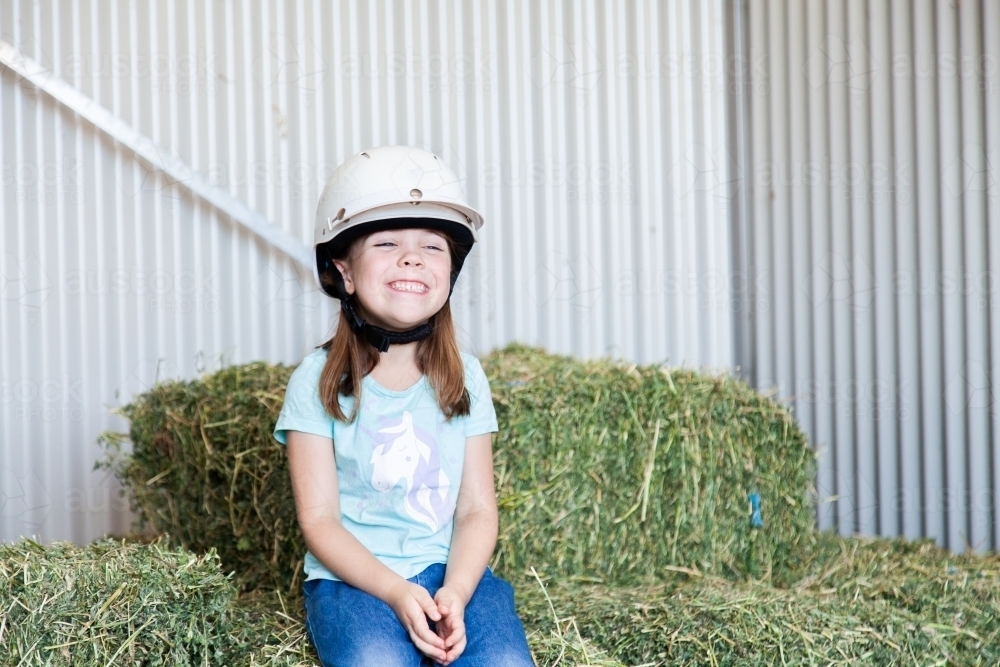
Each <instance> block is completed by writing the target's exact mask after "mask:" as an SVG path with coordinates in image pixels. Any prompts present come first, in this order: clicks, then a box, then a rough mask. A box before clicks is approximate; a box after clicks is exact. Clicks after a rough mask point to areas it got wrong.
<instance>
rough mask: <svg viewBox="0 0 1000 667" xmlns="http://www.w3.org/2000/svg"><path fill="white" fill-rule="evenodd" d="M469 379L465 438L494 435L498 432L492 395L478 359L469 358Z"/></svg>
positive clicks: (467, 384)
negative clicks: (485, 434)
mask: <svg viewBox="0 0 1000 667" xmlns="http://www.w3.org/2000/svg"><path fill="white" fill-rule="evenodd" d="M469 376H470V377H469V379H468V381H467V383H466V389H468V390H469V398H470V400H471V403H472V405H471V406H470V410H469V417H468V419H466V421H465V437H467V438H468V437H471V436H474V435H480V434H483V433H496V432H497V431H499V430H500V428H499V426H498V424H497V413H496V410H495V409H494V408H493V394H491V393H490V382H489V380H488V379H487V378H486V372H485V371H483V366H482V364H480V363H479V359H477V358H476V357H471V358H470V360H469Z"/></svg>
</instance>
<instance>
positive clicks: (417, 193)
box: [410, 188, 424, 199]
mask: <svg viewBox="0 0 1000 667" xmlns="http://www.w3.org/2000/svg"><path fill="white" fill-rule="evenodd" d="M410 196H411V197H413V198H414V199H420V198H421V197H423V196H424V193H423V192H421V191H420V190H418V189H416V188H413V189H412V190H410Z"/></svg>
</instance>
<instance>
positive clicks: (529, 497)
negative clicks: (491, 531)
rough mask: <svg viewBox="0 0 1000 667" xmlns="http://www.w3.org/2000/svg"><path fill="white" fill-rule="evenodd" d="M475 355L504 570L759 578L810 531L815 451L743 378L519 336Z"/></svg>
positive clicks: (608, 578) (595, 576)
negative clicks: (574, 354) (552, 347)
mask: <svg viewBox="0 0 1000 667" xmlns="http://www.w3.org/2000/svg"><path fill="white" fill-rule="evenodd" d="M483 368H484V370H485V371H486V374H487V376H489V378H490V384H491V388H492V390H493V400H494V404H495V406H496V409H497V419H498V421H499V424H500V432H499V433H498V435H497V438H496V456H495V462H496V471H497V479H498V481H499V484H498V486H499V489H498V493H499V503H500V509H501V539H500V544H499V547H498V551H497V554H496V564H497V566H498V567H499V569H500V570H501V571H503V572H505V573H507V574H508V575H510V576H517V575H518V574H520V573H521V572H523V571H525V570H526V569H527V568H528V567H529V566H532V565H533V566H535V567H536V568H538V569H539V570H540V571H542V570H544V571H545V572H546V573H547V574H550V575H556V574H558V575H561V576H565V577H577V578H580V577H584V578H589V579H592V580H599V581H604V582H627V581H629V580H632V579H635V578H637V577H644V576H650V575H661V574H665V573H668V572H669V569H668V568H670V567H687V568H693V569H697V570H699V571H702V572H711V573H716V574H720V575H723V576H726V577H733V578H741V577H745V576H749V577H757V578H765V579H766V578H767V577H769V576H770V573H771V571H772V570H775V569H777V570H781V569H783V568H784V567H785V563H786V561H787V560H788V558H789V557H790V554H791V553H792V550H793V549H794V547H795V545H796V543H797V542H798V541H799V540H800V539H801V538H802V536H804V535H808V534H810V533H811V532H812V530H813V525H814V516H815V494H814V493H813V491H812V488H813V485H812V480H813V475H814V471H815V465H814V463H815V456H814V453H813V451H812V450H811V449H810V448H809V445H808V442H807V440H806V437H805V435H804V434H803V433H802V431H801V430H800V429H799V428H798V427H797V426H796V424H795V422H794V420H793V419H792V417H791V416H790V415H789V413H788V411H787V410H786V409H785V408H784V407H782V406H780V405H778V404H776V403H774V402H773V401H771V400H769V399H768V398H765V397H764V396H762V395H761V394H759V393H757V392H756V391H754V390H753V389H751V388H750V387H749V386H748V385H747V384H746V383H744V382H740V381H737V380H734V379H733V378H731V377H728V376H720V377H711V376H708V375H704V374H701V373H696V372H694V371H691V370H681V369H676V368H673V369H666V368H661V367H658V366H654V365H650V366H636V365H634V364H631V365H619V364H615V363H612V362H610V361H607V360H600V361H579V360H576V359H573V358H570V357H565V356H557V355H551V354H547V353H545V352H543V351H542V350H540V349H538V348H532V347H527V346H523V345H517V344H514V345H510V346H508V347H507V348H505V349H504V350H502V351H500V352H499V353H494V354H491V355H489V356H488V357H487V358H486V359H485V360H484V361H483ZM751 493H758V494H759V495H760V498H761V506H762V510H763V511H762V513H763V519H764V525H763V527H761V528H755V527H754V526H753V524H752V522H751V511H750V503H749V502H748V496H749V495H750V494H751Z"/></svg>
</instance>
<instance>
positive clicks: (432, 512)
mask: <svg viewBox="0 0 1000 667" xmlns="http://www.w3.org/2000/svg"><path fill="white" fill-rule="evenodd" d="M421 430H422V429H421ZM378 432H379V433H384V434H389V438H387V442H381V443H378V444H377V445H376V446H375V447H374V450H373V451H372V457H371V461H370V463H371V464H372V465H373V466H374V469H373V471H372V481H371V484H372V487H373V488H375V489H376V490H378V491H380V492H382V493H389V492H390V491H392V489H393V488H395V487H396V485H397V484H399V483H400V482H401V481H402V482H404V484H405V488H406V495H405V498H404V501H403V509H404V510H405V511H406V513H407V514H408V515H409V516H410V518H412V519H413V520H415V521H417V522H419V523H422V524H424V525H425V526H427V527H428V528H430V529H431V530H432V531H436V530H438V529H439V528H440V527H441V526H442V525H443V524H445V523H447V522H448V521H449V520H450V519H451V516H452V509H451V507H450V503H449V502H448V491H449V490H450V488H451V481H450V480H449V479H448V476H447V475H445V474H444V471H443V470H442V469H441V459H440V456H439V453H438V446H437V443H436V442H434V439H433V438H431V437H429V436H426V439H427V440H428V441H429V442H424V440H422V439H421V438H420V437H418V436H417V433H416V432H415V430H414V426H413V417H412V416H411V415H410V413H409V411H405V410H404V411H403V417H402V419H400V420H399V423H398V424H391V425H389V426H385V427H383V428H381V429H379V431H378ZM393 435H395V437H392V436H393Z"/></svg>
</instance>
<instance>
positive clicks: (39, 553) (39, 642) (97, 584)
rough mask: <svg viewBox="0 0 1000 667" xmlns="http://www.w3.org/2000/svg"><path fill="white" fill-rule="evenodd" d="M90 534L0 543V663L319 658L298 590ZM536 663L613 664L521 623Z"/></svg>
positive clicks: (280, 664) (211, 558)
mask: <svg viewBox="0 0 1000 667" xmlns="http://www.w3.org/2000/svg"><path fill="white" fill-rule="evenodd" d="M166 542H167V540H164V539H160V540H157V541H154V542H153V543H151V544H141V543H138V542H126V541H124V540H123V541H121V542H119V541H116V540H112V539H105V540H98V541H97V542H94V543H92V544H91V545H89V546H88V547H77V546H74V545H72V544H69V543H60V542H57V543H55V544H52V545H50V546H43V545H40V544H38V543H36V542H34V541H31V540H22V541H21V542H19V543H17V544H13V545H8V544H3V545H0V665H3V666H5V667H6V666H17V667H27V666H29V665H31V666H34V665H39V666H41V665H46V666H51V667H62V666H74V667H96V666H101V667H109V666H110V665H127V664H129V665H146V666H150V667H152V666H154V665H170V666H173V665H191V666H192V667H194V666H200V665H212V666H215V665H225V666H226V667H237V666H241V665H246V666H247V667H257V666H259V667H306V666H313V665H318V664H319V659H318V658H317V656H316V653H315V651H314V650H313V648H312V645H311V644H310V643H309V640H308V637H307V635H306V632H305V626H304V623H303V611H302V606H301V598H292V599H287V598H285V597H283V596H282V595H281V593H280V592H276V591H264V590H262V591H255V592H251V593H248V594H246V595H244V596H242V597H240V598H237V595H236V588H235V586H234V585H233V583H232V581H231V580H230V578H229V577H227V576H226V575H224V574H223V573H222V570H221V569H220V567H219V561H218V557H217V555H216V554H215V553H214V552H209V553H208V554H206V555H204V556H197V555H195V554H194V553H191V552H189V551H186V550H184V549H171V548H169V547H167V545H166ZM529 645H530V647H531V649H532V651H533V653H534V654H535V656H536V660H537V663H538V664H539V666H540V667H547V666H549V665H554V664H556V663H557V662H561V664H563V665H570V664H592V665H606V666H608V667H621V665H620V663H618V662H616V661H613V660H610V659H608V658H607V656H606V655H604V654H603V652H601V651H599V650H598V649H596V648H594V647H593V646H592V645H590V644H589V643H588V642H587V641H585V640H584V639H583V638H582V637H581V636H580V634H579V631H578V630H576V629H572V628H567V630H566V631H565V632H561V633H560V632H553V631H550V630H548V629H547V630H546V632H545V633H544V634H541V633H539V632H529Z"/></svg>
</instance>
